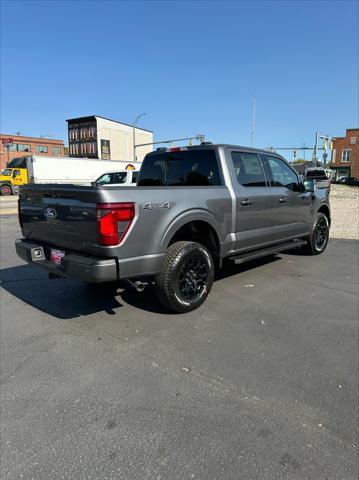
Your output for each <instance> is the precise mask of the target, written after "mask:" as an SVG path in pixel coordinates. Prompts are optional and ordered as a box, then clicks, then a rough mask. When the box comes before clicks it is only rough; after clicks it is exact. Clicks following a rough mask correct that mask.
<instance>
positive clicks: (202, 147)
mask: <svg viewBox="0 0 359 480" xmlns="http://www.w3.org/2000/svg"><path fill="white" fill-rule="evenodd" d="M217 147H223V148H231V149H236V150H245V151H246V152H254V153H265V154H267V155H268V154H269V155H276V156H277V157H281V158H283V157H282V155H280V154H279V153H277V152H273V151H272V150H265V149H264V148H253V147H245V146H241V145H232V144H230V143H211V142H205V143H201V144H199V145H181V146H178V147H168V148H167V147H159V148H157V149H156V150H153V151H152V152H150V153H149V154H152V153H156V152H160V151H163V152H165V151H166V150H167V151H169V149H170V148H186V149H187V150H212V149H214V148H217ZM162 149H163V150H162ZM165 149H166V150H165Z"/></svg>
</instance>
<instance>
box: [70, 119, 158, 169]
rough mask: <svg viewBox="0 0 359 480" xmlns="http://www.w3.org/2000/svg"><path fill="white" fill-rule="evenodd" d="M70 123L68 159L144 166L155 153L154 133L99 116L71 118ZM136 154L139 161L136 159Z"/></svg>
mask: <svg viewBox="0 0 359 480" xmlns="http://www.w3.org/2000/svg"><path fill="white" fill-rule="evenodd" d="M66 121H67V123H68V139H69V156H70V157H88V158H100V159H103V160H121V161H126V162H134V161H138V162H141V161H142V160H143V158H144V156H145V155H146V154H147V153H148V152H151V151H152V145H146V146H143V147H136V148H135V149H134V145H140V144H143V143H152V142H153V132H151V131H150V130H145V129H144V128H139V127H136V128H133V126H132V125H128V124H126V123H121V122H116V121H115V120H110V119H108V118H104V117H100V116H99V115H91V116H88V117H80V118H70V119H69V120H66ZM134 150H135V152H136V159H135V158H134Z"/></svg>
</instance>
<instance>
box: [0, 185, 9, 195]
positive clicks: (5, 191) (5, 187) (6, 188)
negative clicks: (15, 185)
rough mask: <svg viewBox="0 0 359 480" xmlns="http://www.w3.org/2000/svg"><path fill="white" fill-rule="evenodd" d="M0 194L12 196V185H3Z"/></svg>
mask: <svg viewBox="0 0 359 480" xmlns="http://www.w3.org/2000/svg"><path fill="white" fill-rule="evenodd" d="M0 193H1V195H4V196H5V195H12V188H11V187H10V185H1V187H0Z"/></svg>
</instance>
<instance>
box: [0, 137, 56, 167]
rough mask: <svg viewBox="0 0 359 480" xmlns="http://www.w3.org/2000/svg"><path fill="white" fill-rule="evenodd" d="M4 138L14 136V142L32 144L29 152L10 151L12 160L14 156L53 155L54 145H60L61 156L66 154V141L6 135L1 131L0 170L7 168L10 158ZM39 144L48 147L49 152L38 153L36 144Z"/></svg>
mask: <svg viewBox="0 0 359 480" xmlns="http://www.w3.org/2000/svg"><path fill="white" fill-rule="evenodd" d="M2 138H12V139H13V141H14V143H20V144H25V145H30V151H29V152H17V151H15V152H13V151H9V159H10V160H11V159H12V158H15V157H27V156H29V155H42V156H45V157H46V156H49V157H51V156H53V153H52V147H60V155H59V156H61V157H63V156H64V142H63V140H50V139H48V138H36V137H22V136H17V135H6V134H3V133H0V170H2V169H3V168H5V166H6V162H7V160H8V156H7V148H6V147H4V146H3V144H2V142H1V139H2ZM37 145H43V146H45V147H47V149H48V152H47V153H38V152H36V146H37Z"/></svg>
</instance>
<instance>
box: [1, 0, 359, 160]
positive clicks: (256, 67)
mask: <svg viewBox="0 0 359 480" xmlns="http://www.w3.org/2000/svg"><path fill="white" fill-rule="evenodd" d="M1 8H2V15H1V24H2V25H1V27H2V29H1V30H2V33H1V35H2V37H1V132H3V133H14V132H16V131H20V132H22V134H24V135H35V136H38V135H47V134H51V135H52V136H53V137H54V138H63V139H65V140H67V124H66V122H65V120H66V118H71V117H76V116H82V115H90V114H98V115H102V116H105V117H109V118H113V119H117V120H120V121H123V122H126V123H131V122H132V121H133V120H134V118H135V117H136V116H137V115H138V114H139V113H141V112H147V116H145V117H144V118H142V119H141V123H140V126H142V127H144V128H148V129H151V130H153V131H154V133H155V139H156V140H162V139H167V138H180V137H183V136H184V137H186V136H191V135H195V134H197V133H205V134H206V137H207V140H211V141H214V142H229V143H235V144H240V145H250V139H251V108H252V107H251V104H252V97H253V95H255V96H256V104H257V108H256V110H257V115H256V146H258V147H266V146H269V145H274V146H277V147H278V146H294V145H302V144H303V142H305V143H306V144H307V145H313V141H314V134H315V131H316V130H319V131H320V132H321V133H324V134H326V133H328V134H329V135H333V136H342V135H343V134H344V132H345V128H352V127H357V126H358V123H359V121H358V84H359V83H358V82H359V80H358V62H359V60H358V59H359V52H358V3H356V2H350V1H340V2H336V1H328V2H326V1H314V2H311V1H302V2H295V1H289V0H288V1H281V2H278V1H275V2H273V1H263V2H256V1H252V2H245V1H239V2H235V1H232V2H226V1H222V2H216V1H197V2H193V1H182V2H172V1H167V2H155V1H146V2H114V1H101V2H100V1H94V0H93V1H85V0H82V1H50V0H48V1H43V2H37V1H31V0H28V1H26V2H17V1H3V2H2V6H1ZM307 155H308V154H307ZM285 156H287V158H289V159H291V158H292V153H291V152H287V153H286V154H285ZM298 156H301V154H300V153H299V154H298Z"/></svg>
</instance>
